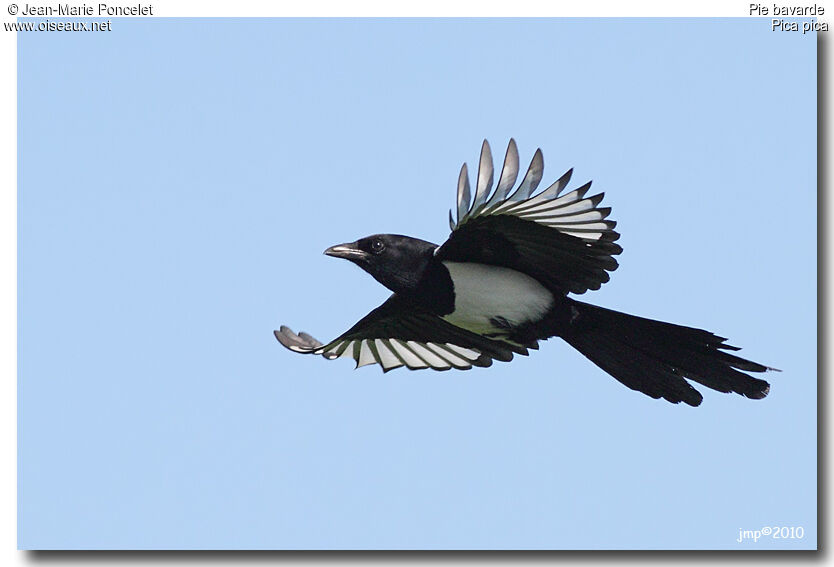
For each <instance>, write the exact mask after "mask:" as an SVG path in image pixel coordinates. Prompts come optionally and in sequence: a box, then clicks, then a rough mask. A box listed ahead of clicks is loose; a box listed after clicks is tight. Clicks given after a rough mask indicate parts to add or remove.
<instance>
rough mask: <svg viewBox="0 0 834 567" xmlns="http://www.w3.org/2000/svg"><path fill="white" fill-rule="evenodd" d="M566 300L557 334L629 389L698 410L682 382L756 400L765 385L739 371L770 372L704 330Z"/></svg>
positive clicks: (693, 394)
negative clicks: (565, 311)
mask: <svg viewBox="0 0 834 567" xmlns="http://www.w3.org/2000/svg"><path fill="white" fill-rule="evenodd" d="M569 301H570V307H569V309H570V312H571V318H570V322H567V324H565V323H563V324H562V325H561V326H560V327H561V330H560V332H559V335H560V336H561V337H562V338H563V339H564V340H565V341H567V342H568V343H569V344H570V345H571V346H573V347H574V348H575V349H577V350H578V351H579V352H581V353H582V354H583V355H585V357H587V358H588V359H589V360H591V362H593V363H594V364H596V365H597V366H599V367H600V368H602V369H603V370H605V371H606V372H608V373H609V374H610V375H611V376H613V377H614V378H616V379H617V380H619V381H620V382H622V383H623V384H625V385H626V386H628V387H629V388H631V389H633V390H638V391H640V392H643V393H644V394H647V395H649V396H651V397H653V398H663V399H665V400H668V401H670V402H673V403H679V402H684V403H686V404H689V405H691V406H697V405H699V404H700V403H701V401H702V399H703V398H702V396H701V394H700V393H699V392H698V391H697V390H696V389H695V388H693V387H692V386H691V385H690V384H689V383H688V382H687V381H686V380H685V379H689V380H693V381H695V382H698V383H700V384H703V385H704V386H706V387H708V388H712V389H713V390H718V391H719V392H736V393H738V394H741V395H743V396H746V397H748V398H753V399H761V398H764V397H765V396H767V394H768V392H769V391H770V384H768V383H767V382H765V381H764V380H760V379H758V378H753V377H752V376H749V375H747V374H745V373H744V372H740V370H743V371H745V372H765V371H767V370H774V369H773V368H768V367H767V366H764V365H763V364H759V363H757V362H752V361H750V360H745V359H743V358H740V357H738V356H735V355H734V354H730V353H729V352H727V351H728V350H732V351H735V350H739V349H738V348H737V347H733V346H730V345H727V344H725V343H724V341H725V340H726V339H724V338H722V337H719V336H716V335H714V334H712V333H710V332H709V331H704V330H701V329H693V328H691V327H683V326H681V325H674V324H672V323H664V322H661V321H655V320H652V319H644V318H642V317H636V316H634V315H627V314H625V313H620V312H618V311H612V310H610V309H604V308H602V307H596V306H594V305H589V304H587V303H582V302H579V301H574V300H569Z"/></svg>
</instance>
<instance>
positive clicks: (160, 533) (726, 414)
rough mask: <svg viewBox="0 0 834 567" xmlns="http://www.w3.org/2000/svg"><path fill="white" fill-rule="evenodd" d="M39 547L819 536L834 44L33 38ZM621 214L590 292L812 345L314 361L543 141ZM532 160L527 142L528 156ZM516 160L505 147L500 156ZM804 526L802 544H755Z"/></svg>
mask: <svg viewBox="0 0 834 567" xmlns="http://www.w3.org/2000/svg"><path fill="white" fill-rule="evenodd" d="M18 37H19V40H18V41H19V43H18V46H19V63H18V65H19V71H18V81H19V114H18V121H19V174H18V175H19V198H18V200H19V253H20V258H19V541H18V543H19V546H20V547H22V548H30V549H31V548H41V549H43V548H63V549H72V548H99V549H102V548H132V549H143V548H182V549H193V548H233V549H237V548H248V549H250V548H251V549H273V548H296V549H298V548H315V549H333V548H340V549H350V548H386V549H387V548H394V549H397V548H411V549H413V548H419V549H422V548H444V549H446V548H448V549H457V548H464V549H481V548H521V549H526V548H548V549H550V548H555V549H586V548H590V549H674V548H687V549H762V548H788V549H808V548H814V547H815V546H816V151H815V149H816V108H815V107H816V42H815V38H814V37H813V36H808V35H806V36H803V35H802V34H796V33H775V32H771V31H770V26H769V21H766V20H746V19H745V20H741V19H733V20H662V19H647V20H641V19H628V20H611V19H598V20H582V19H574V20H569V19H566V20H502V19H491V20H445V21H433V20H388V21H385V20H251V19H233V20H222V19H203V20H199V19H197V20H166V19H153V20H130V21H128V20H118V19H117V20H114V21H113V31H112V32H109V33H87V34H85V33H21V34H19V36H18ZM511 136H512V137H514V138H515V139H516V141H517V142H518V145H519V151H520V154H521V159H522V161H523V162H525V165H526V163H527V162H529V159H530V158H531V157H532V154H533V152H534V151H535V149H536V148H537V147H541V148H542V150H543V152H544V158H545V176H544V177H545V178H544V181H543V182H544V183H549V182H552V181H553V180H555V179H556V178H557V177H558V176H560V175H561V174H562V173H563V172H564V171H565V170H567V169H568V168H569V167H574V168H575V170H574V180H575V181H574V182H573V184H572V187H575V186H578V184H580V183H582V182H584V181H586V180H589V179H593V180H594V188H595V189H597V190H602V191H605V192H606V197H605V201H604V203H606V204H607V205H608V206H611V207H613V213H612V216H611V218H613V219H615V220H617V221H618V222H619V224H618V230H619V231H620V232H621V233H622V238H621V240H620V243H621V244H622V245H623V247H624V252H623V254H622V255H621V256H620V257H619V260H620V264H621V265H620V268H619V269H618V270H617V271H616V272H615V273H613V274H612V278H611V282H610V283H608V284H606V285H605V286H604V287H603V288H602V289H601V290H600V291H598V292H593V293H588V294H585V295H583V296H582V297H581V299H582V300H583V301H588V302H591V303H595V304H599V305H603V306H605V307H610V308H614V309H618V310H622V311H626V312H630V313H634V314H639V315H642V316H647V317H653V318H658V319H663V320H667V321H672V322H676V323H681V324H686V325H691V326H696V327H702V328H707V329H709V330H712V331H714V332H716V333H718V334H720V335H722V336H726V337H729V338H730V342H731V344H734V345H737V346H741V347H743V350H742V351H741V354H742V355H743V356H746V357H748V358H750V359H752V360H756V361H760V362H763V363H765V364H768V365H771V366H775V367H778V368H781V369H782V370H783V372H782V373H772V374H770V375H769V376H768V379H769V380H770V382H771V384H772V390H771V394H770V396H769V397H768V398H766V399H765V400H762V401H752V400H747V399H744V398H742V397H740V396H734V395H733V396H731V395H723V394H719V393H717V392H712V391H707V390H705V389H702V392H703V393H704V402H703V404H702V405H701V407H699V408H689V407H686V406H675V405H671V404H668V403H666V402H663V401H656V400H652V399H650V398H648V397H646V396H643V395H641V394H639V393H636V392H633V391H631V390H628V389H627V388H625V387H624V386H622V385H620V384H619V383H618V382H616V381H615V380H614V379H613V378H611V377H609V376H608V375H606V374H605V373H604V372H602V371H601V370H599V369H598V368H596V367H595V366H594V365H592V364H591V363H590V362H588V361H587V360H585V359H584V358H583V357H582V356H581V355H579V354H578V353H576V352H575V351H573V350H572V349H571V348H570V347H569V346H568V345H566V344H564V343H562V342H561V341H559V340H558V339H554V340H551V341H548V342H546V343H544V344H543V345H542V348H541V350H540V351H539V352H536V353H534V354H533V356H531V357H529V358H524V357H521V358H517V359H516V360H514V361H513V362H512V363H511V364H495V365H494V366H493V367H491V368H489V369H476V370H473V371H470V372H456V373H452V372H445V373H432V372H429V371H423V372H407V371H405V370H397V371H394V372H391V373H388V374H386V375H383V374H382V373H381V372H380V371H379V369H378V368H377V367H367V368H363V369H360V370H358V371H353V370H352V364H350V363H348V362H345V361H336V362H328V361H325V360H323V359H321V358H314V357H304V356H299V355H293V354H292V353H290V352H288V351H286V350H284V349H283V348H282V347H281V346H280V345H279V344H278V343H277V342H276V341H275V339H274V338H273V336H272V330H273V329H274V328H277V327H278V326H279V325H281V324H287V325H289V326H291V327H292V328H294V329H295V330H306V331H308V332H310V333H311V334H313V335H314V336H316V337H318V338H319V339H322V340H329V339H331V338H333V337H335V336H337V335H338V334H339V333H341V332H342V331H344V330H346V329H347V328H348V327H349V326H351V325H352V324H353V323H354V322H355V321H357V320H358V319H359V318H360V317H362V316H363V315H364V314H365V313H367V312H368V311H369V310H370V309H371V308H373V307H375V306H376V305H378V304H379V303H381V302H382V301H383V300H384V299H385V298H386V297H387V295H388V292H387V290H385V289H384V288H382V287H381V286H380V285H378V284H377V283H376V282H374V281H373V280H372V279H371V278H370V277H368V276H367V275H366V274H364V273H363V272H361V271H360V270H359V269H358V268H356V267H355V266H352V265H350V264H349V263H347V262H344V261H337V260H335V259H332V258H327V257H325V256H323V255H322V254H321V252H322V250H324V248H326V247H327V246H330V245H332V244H336V243H340V242H344V241H348V240H353V239H355V238H357V237H360V236H365V235H367V234H372V233H377V232H395V233H402V234H408V235H412V236H416V237H420V238H424V239H427V240H431V241H434V242H438V243H439V242H442V241H443V240H444V239H445V238H446V236H447V234H448V224H447V220H446V215H447V210H448V209H449V208H450V207H452V206H453V204H454V192H455V186H456V180H457V174H458V170H459V168H460V165H461V163H462V162H463V161H464V160H465V161H468V162H469V164H470V167H475V164H476V162H477V157H478V150H479V147H480V143H481V141H482V139H483V138H488V139H489V140H490V142H491V143H492V146H493V149H494V151H495V152H496V154H497V153H499V152H503V150H504V148H505V147H506V143H507V141H508V139H509V138H510V137H511ZM502 156H503V154H502ZM502 156H496V160H499V159H500V157H502ZM764 526H801V527H803V529H804V534H805V536H804V538H803V539H801V540H774V539H772V538H765V539H760V540H759V541H758V542H756V543H753V542H749V541H745V542H742V543H738V542H737V541H736V540H737V538H738V537H739V529H745V530H748V529H750V530H756V529H761V528H762V527H764Z"/></svg>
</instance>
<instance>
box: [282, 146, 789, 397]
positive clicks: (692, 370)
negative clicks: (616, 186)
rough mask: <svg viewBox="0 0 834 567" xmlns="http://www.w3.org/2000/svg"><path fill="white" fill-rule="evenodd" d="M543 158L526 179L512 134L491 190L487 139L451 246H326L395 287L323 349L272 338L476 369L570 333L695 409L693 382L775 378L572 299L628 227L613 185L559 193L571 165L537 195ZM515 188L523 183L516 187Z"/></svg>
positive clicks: (390, 240) (724, 350) (607, 261)
mask: <svg viewBox="0 0 834 567" xmlns="http://www.w3.org/2000/svg"><path fill="white" fill-rule="evenodd" d="M543 167H544V161H543V158H542V152H541V150H537V151H536V153H535V155H534V156H533V160H532V162H531V163H530V167H529V168H528V169H527V173H526V174H525V176H524V178H523V179H522V181H521V183H520V184H519V185H518V186H517V187H515V183H516V180H517V178H518V173H519V161H518V150H517V148H516V144H515V141H514V140H510V143H509V147H508V148H507V154H506V157H505V158H504V165H503V168H502V170H501V175H500V177H499V178H498V184H497V186H496V187H495V190H494V191H492V187H493V165H492V155H491V152H490V148H489V144H488V143H487V142H486V140H484V143H483V146H482V148H481V158H480V163H479V166H478V177H477V185H476V188H475V194H474V196H472V195H471V191H470V185H469V175H468V173H467V167H466V164H464V165H463V167H462V168H461V171H460V176H459V178H458V192H457V221H455V220H454V217H453V215H452V212H451V211H449V224H450V226H451V230H452V233H451V235H450V236H449V239H448V240H447V241H446V242H445V243H443V244H442V245H441V246H438V245H436V244H432V243H431V242H426V241H424V240H418V239H416V238H410V237H408V236H400V235H395V234H376V235H373V236H368V237H366V238H360V239H359V240H357V241H356V242H350V243H347V244H340V245H338V246H333V247H331V248H328V249H327V250H325V254H327V255H329V256H334V257H336V258H344V259H346V260H350V261H351V262H353V263H354V264H356V265H357V266H359V267H360V268H362V269H363V270H365V271H366V272H368V273H369V274H370V275H371V276H373V277H374V279H376V280H377V281H378V282H379V283H381V284H382V285H384V286H385V287H387V288H388V289H390V290H391V291H392V292H394V293H393V295H391V297H389V298H388V300H387V301H385V303H383V304H382V305H380V306H379V307H377V308H376V309H374V310H373V311H371V312H370V313H369V314H368V315H367V316H365V317H364V318H363V319H362V320H361V321H359V322H358V323H356V324H355V325H354V326H353V327H351V328H350V329H349V330H348V331H347V332H345V333H344V334H342V335H341V336H340V337H338V338H336V339H334V340H332V341H330V342H329V343H327V344H322V343H321V342H319V341H317V340H316V339H314V338H313V337H311V336H310V335H308V334H307V333H298V334H295V333H294V332H293V331H292V330H290V329H289V328H287V327H285V326H282V327H281V328H280V330H278V331H275V337H276V338H277V339H278V341H280V343H281V344H282V345H284V346H285V347H287V348H288V349H290V350H292V351H294V352H299V353H305V354H317V355H322V356H324V357H325V358H327V359H336V358H351V359H353V360H355V361H356V367H357V368H359V367H360V366H365V365H367V364H374V363H377V364H379V365H380V366H381V367H382V369H383V371H384V372H387V371H389V370H392V369H394V368H398V367H401V366H405V367H406V368H408V369H411V370H417V369H422V368H431V369H434V370H448V369H450V368H457V369H459V370H468V369H470V368H472V367H473V366H482V367H486V366H490V365H491V364H492V361H493V360H499V361H502V362H506V361H509V360H511V359H512V358H513V355H514V354H522V355H526V354H528V350H529V349H537V348H538V341H540V340H544V339H548V338H550V337H560V338H562V339H563V340H565V341H567V342H568V344H570V345H571V346H573V347H574V348H576V349H577V350H578V351H579V352H581V353H582V354H583V355H584V356H585V357H587V358H588V359H589V360H591V362H593V363H594V364H596V365H597V366H599V367H600V368H601V369H603V370H604V371H606V372H607V373H608V374H610V375H611V376H613V377H614V378H616V379H617V380H619V381H620V382H622V383H623V384H625V385H626V386H628V387H629V388H631V389H633V390H638V391H640V392H643V393H644V394H647V395H649V396H651V397H652V398H663V399H665V400H668V401H670V402H673V403H678V402H684V403H686V404H689V405H691V406H697V405H699V404H700V403H701V400H702V399H703V398H702V396H701V394H700V393H699V392H698V391H697V390H696V389H695V388H693V387H692V385H691V384H690V383H689V382H688V381H687V380H692V381H694V382H698V383H700V384H703V385H704V386H707V387H708V388H712V389H714V390H718V391H719V392H736V393H738V394H742V395H744V396H746V397H748V398H754V399H760V398H764V397H765V396H767V394H768V391H769V389H770V385H769V384H768V383H767V382H765V381H764V380H760V379H758V378H754V377H752V376H749V375H748V374H745V372H765V371H768V370H774V369H772V368H768V367H767V366H764V365H762V364H758V363H756V362H751V361H749V360H745V359H743V358H740V357H738V356H735V355H733V354H731V353H730V352H728V351H736V350H739V349H738V348H737V347H733V346H730V345H728V344H726V343H725V341H726V339H724V338H723V337H719V336H716V335H714V334H712V333H710V332H708V331H704V330H701V329H693V328H690V327H684V326H680V325H674V324H671V323H664V322H661V321H654V320H652V319H644V318H642V317H636V316H634V315H627V314H625V313H620V312H617V311H612V310H610V309H604V308H602V307H596V306H594V305H589V304H587V303H582V302H580V301H576V300H575V299H572V298H570V297H568V294H581V293H584V292H585V291H587V290H589V289H591V290H596V289H599V287H600V286H601V285H602V284H603V283H605V282H607V281H608V279H609V274H608V272H611V271H613V270H615V269H616V268H617V266H618V264H617V261H616V259H615V258H614V256H616V255H618V254H620V253H621V252H622V248H621V247H620V246H619V245H618V244H616V243H615V241H616V240H617V239H618V238H619V234H618V233H617V232H615V231H614V227H615V224H616V223H615V222H614V221H611V220H608V215H609V213H610V212H611V209H610V208H607V207H600V206H599V204H600V201H602V198H603V193H599V194H596V195H593V196H591V197H586V194H587V193H588V190H589V189H590V187H591V184H590V182H589V183H586V184H584V185H582V186H581V187H578V188H576V189H574V190H572V191H569V192H567V193H563V191H564V189H565V188H566V186H567V184H568V181H569V180H570V177H571V173H572V171H573V170H568V172H567V173H565V174H564V175H562V177H560V178H559V179H558V180H557V181H556V182H555V183H553V184H552V185H551V186H550V187H548V188H547V189H544V190H543V191H541V192H539V193H535V191H536V189H537V188H538V186H539V182H540V181H541V180H542V171H543ZM514 187H515V189H513V188H514Z"/></svg>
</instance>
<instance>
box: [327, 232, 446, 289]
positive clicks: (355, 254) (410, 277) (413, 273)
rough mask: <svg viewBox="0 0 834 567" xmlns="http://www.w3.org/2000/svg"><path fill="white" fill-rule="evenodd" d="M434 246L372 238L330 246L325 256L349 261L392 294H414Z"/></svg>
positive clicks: (389, 237)
mask: <svg viewBox="0 0 834 567" xmlns="http://www.w3.org/2000/svg"><path fill="white" fill-rule="evenodd" d="M435 248H437V245H436V244H432V243H431V242H426V241H425V240H419V239H417V238H411V237H409V236H401V235H399V234H374V235H372V236H367V237H365V238H360V239H359V240H357V241H356V242H347V243H345V244H337V245H336V246H331V247H330V248H328V249H327V250H325V251H324V253H325V254H327V255H328V256H333V257H334V258H344V259H345V260H350V261H351V262H353V263H354V264H356V265H357V266H359V267H360V268H362V269H363V270H365V271H366V272H368V273H369V274H371V276H373V277H374V279H376V280H377V281H378V282H379V283H381V284H382V285H384V286H385V287H387V288H388V289H390V290H391V291H393V292H397V293H405V292H408V291H412V290H414V289H415V288H416V287H417V285H418V284H419V282H420V279H421V278H422V276H423V273H424V272H425V270H426V267H427V266H428V264H429V262H430V261H431V258H432V254H433V253H434V249H435Z"/></svg>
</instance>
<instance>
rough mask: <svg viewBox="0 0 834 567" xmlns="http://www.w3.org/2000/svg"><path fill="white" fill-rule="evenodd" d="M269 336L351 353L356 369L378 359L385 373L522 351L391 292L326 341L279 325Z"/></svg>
mask: <svg viewBox="0 0 834 567" xmlns="http://www.w3.org/2000/svg"><path fill="white" fill-rule="evenodd" d="M275 338H277V339H278V341H279V342H280V343H281V344H282V345H284V346H285V347H287V348H288V349H290V350H292V351H294V352H300V353H303V354H320V355H322V356H324V357H325V358H327V359H331V360H332V359H335V358H342V357H346V358H353V359H354V360H355V361H356V367H357V368H359V367H360V366H365V365H366V364H374V363H378V364H380V365H381V366H382V369H383V371H385V372H387V371H389V370H392V369H394V368H398V367H400V366H406V367H407V368H409V369H410V370H417V369H421V368H432V369H434V370H449V369H450V368H457V369H458V370H469V369H470V368H472V367H473V366H490V365H491V364H492V360H493V359H494V360H499V361H502V362H508V361H510V360H512V358H513V353H516V354H523V355H526V354H527V349H526V348H524V347H521V346H518V345H515V344H512V343H507V342H504V341H497V340H491V339H487V338H485V337H482V336H480V335H478V334H475V333H472V332H470V331H467V330H465V329H461V328H460V327H456V326H455V325H452V324H451V323H448V322H446V321H444V320H443V319H441V318H440V317H438V316H437V315H434V314H432V313H429V312H428V311H425V310H423V309H421V308H419V307H418V306H415V305H413V304H412V303H410V302H408V301H406V300H405V299H403V298H402V297H401V296H398V295H396V294H394V295H392V296H391V297H389V298H388V300H387V301H385V303H383V304H382V305H380V306H379V307H377V308H376V309H374V310H373V311H371V312H370V313H368V314H367V315H366V316H365V317H363V318H362V320H360V321H359V322H358V323H356V324H355V325H354V326H353V327H351V328H350V329H349V330H348V331H347V332H345V333H344V334H342V335H341V336H340V337H338V338H337V339H334V340H333V341H331V342H330V343H328V344H322V343H321V342H319V341H317V340H316V339H314V338H313V337H311V336H310V335H308V334H307V333H299V334H297V335H296V334H295V333H293V332H292V330H290V329H289V328H288V327H284V326H282V327H281V329H280V330H278V331H275Z"/></svg>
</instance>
